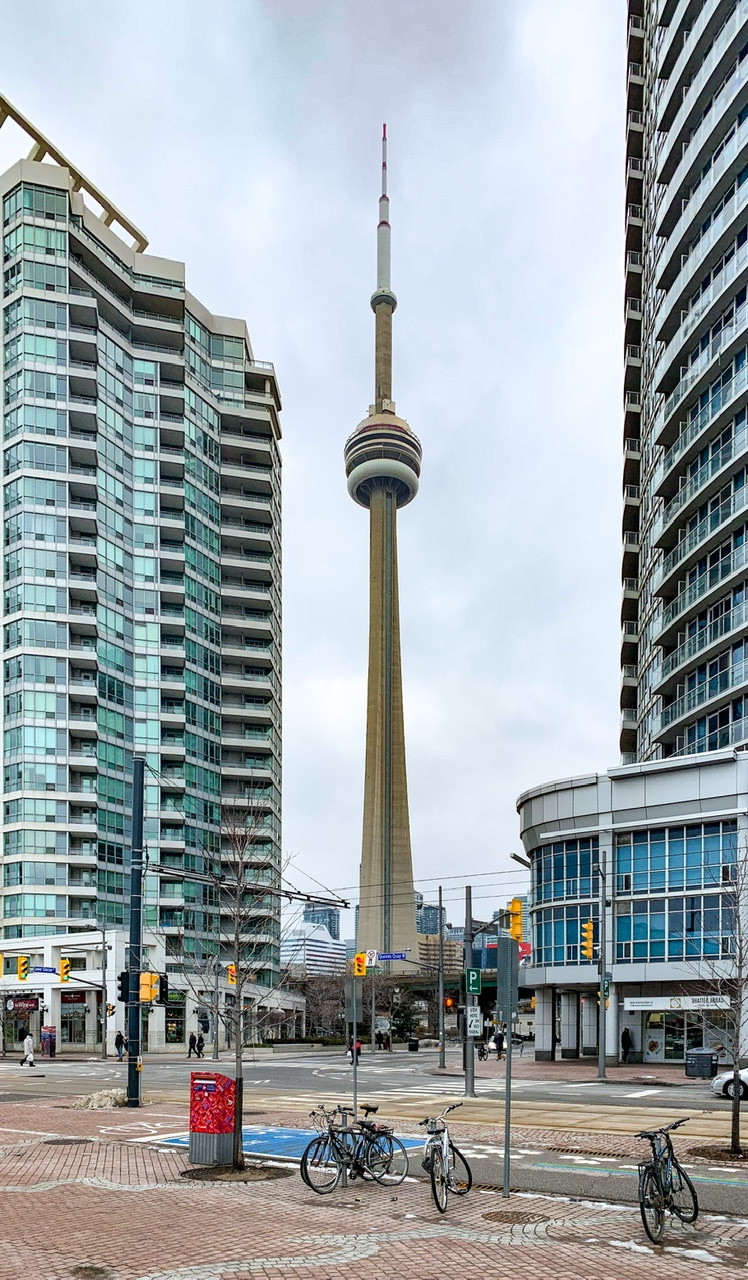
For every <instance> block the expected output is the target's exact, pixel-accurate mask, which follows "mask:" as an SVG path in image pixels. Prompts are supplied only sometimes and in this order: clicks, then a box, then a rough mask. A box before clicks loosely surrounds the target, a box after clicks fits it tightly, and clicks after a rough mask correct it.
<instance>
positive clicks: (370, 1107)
mask: <svg viewBox="0 0 748 1280" xmlns="http://www.w3.org/2000/svg"><path fill="white" fill-rule="evenodd" d="M361 1110H362V1111H363V1112H364V1113H365V1114H366V1115H367V1116H368V1115H374V1114H375V1113H376V1112H377V1111H378V1110H379V1103H376V1105H375V1104H374V1103H371V1102H362V1103H361Z"/></svg>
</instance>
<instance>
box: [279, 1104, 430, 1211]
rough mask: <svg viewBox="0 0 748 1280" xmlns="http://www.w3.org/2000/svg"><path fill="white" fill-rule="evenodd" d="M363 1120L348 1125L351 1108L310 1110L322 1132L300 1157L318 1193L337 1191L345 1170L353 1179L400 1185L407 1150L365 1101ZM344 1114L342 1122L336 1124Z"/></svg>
mask: <svg viewBox="0 0 748 1280" xmlns="http://www.w3.org/2000/svg"><path fill="white" fill-rule="evenodd" d="M361 1110H362V1111H363V1112H364V1115H365V1118H364V1119H363V1120H356V1121H354V1122H353V1124H352V1125H350V1126H349V1124H348V1118H349V1117H352V1116H353V1110H352V1108H350V1107H341V1106H338V1107H334V1108H333V1109H332V1110H328V1108H327V1107H325V1106H324V1105H322V1106H321V1107H320V1108H319V1110H315V1111H312V1112H311V1113H310V1119H311V1120H312V1123H313V1124H314V1125H315V1128H319V1129H320V1133H319V1134H318V1135H317V1136H316V1137H315V1138H312V1140H311V1142H310V1143H308V1145H307V1147H306V1148H305V1150H304V1153H303V1155H302V1157H301V1176H302V1178H303V1179H304V1182H305V1183H306V1184H307V1186H308V1187H309V1188H310V1189H311V1190H312V1191H316V1192H317V1193H318V1194H319V1195H327V1194H329V1192H331V1191H334V1190H335V1188H336V1187H337V1185H338V1183H339V1182H340V1179H341V1177H342V1175H343V1171H344V1170H345V1172H346V1174H347V1175H348V1177H349V1178H350V1179H351V1180H353V1179H354V1178H357V1177H360V1178H365V1177H367V1176H368V1177H371V1178H373V1179H374V1181H375V1182H378V1183H380V1184H385V1185H387V1186H393V1187H396V1186H399V1184H400V1183H401V1182H403V1181H404V1179H405V1177H406V1175H407V1173H408V1153H407V1151H406V1150H405V1147H404V1146H403V1144H402V1142H400V1139H399V1138H396V1137H394V1135H393V1133H392V1130H391V1129H390V1128H389V1127H388V1126H387V1125H382V1124H376V1123H375V1122H374V1121H373V1120H370V1119H369V1116H370V1115H372V1114H373V1113H375V1112H376V1111H378V1110H379V1108H378V1107H376V1106H371V1105H370V1104H368V1103H364V1105H363V1106H362V1108H361ZM338 1116H341V1117H342V1118H343V1124H338V1123H336V1118H337V1117H338Z"/></svg>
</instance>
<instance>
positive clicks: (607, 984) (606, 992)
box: [603, 978, 610, 1000]
mask: <svg viewBox="0 0 748 1280" xmlns="http://www.w3.org/2000/svg"><path fill="white" fill-rule="evenodd" d="M609 997H610V982H609V981H608V979H607V978H603V1000H607V999H609Z"/></svg>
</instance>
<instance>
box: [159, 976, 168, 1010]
mask: <svg viewBox="0 0 748 1280" xmlns="http://www.w3.org/2000/svg"><path fill="white" fill-rule="evenodd" d="M158 1002H159V1004H168V1003H169V979H168V978H167V976H166V974H165V973H160V974H159V975H158Z"/></svg>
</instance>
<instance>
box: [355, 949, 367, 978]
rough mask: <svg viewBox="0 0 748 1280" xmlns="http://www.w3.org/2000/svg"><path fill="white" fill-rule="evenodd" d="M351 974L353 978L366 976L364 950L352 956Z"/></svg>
mask: <svg viewBox="0 0 748 1280" xmlns="http://www.w3.org/2000/svg"><path fill="white" fill-rule="evenodd" d="M353 976H354V978H365V977H366V952H365V951H359V953H358V955H355V956H354V957H353Z"/></svg>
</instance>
